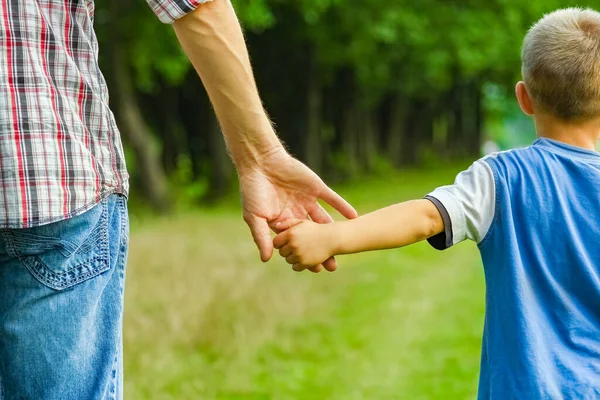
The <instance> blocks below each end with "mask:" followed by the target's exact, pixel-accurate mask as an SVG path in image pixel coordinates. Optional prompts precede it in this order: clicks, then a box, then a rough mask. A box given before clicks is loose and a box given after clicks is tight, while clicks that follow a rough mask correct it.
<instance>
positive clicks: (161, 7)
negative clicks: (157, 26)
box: [146, 0, 211, 24]
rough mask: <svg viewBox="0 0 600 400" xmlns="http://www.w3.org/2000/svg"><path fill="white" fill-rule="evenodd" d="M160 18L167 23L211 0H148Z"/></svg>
mask: <svg viewBox="0 0 600 400" xmlns="http://www.w3.org/2000/svg"><path fill="white" fill-rule="evenodd" d="M146 1H147V2H148V4H149V5H150V7H152V10H153V11H154V12H155V13H156V15H158V18H159V19H160V20H161V21H162V22H164V23H167V24H170V23H173V22H174V21H175V20H177V19H179V18H181V17H183V16H184V15H185V14H187V13H189V12H190V11H193V10H195V9H196V7H198V5H200V4H202V3H207V2H209V1H211V0H146Z"/></svg>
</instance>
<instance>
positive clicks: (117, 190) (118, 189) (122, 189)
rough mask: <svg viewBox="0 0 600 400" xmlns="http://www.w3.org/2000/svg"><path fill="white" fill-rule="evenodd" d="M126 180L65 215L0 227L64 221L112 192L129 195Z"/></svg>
mask: <svg viewBox="0 0 600 400" xmlns="http://www.w3.org/2000/svg"><path fill="white" fill-rule="evenodd" d="M127 182H128V181H127V180H125V181H123V184H121V186H119V187H115V188H113V189H109V190H107V191H105V192H102V193H101V194H100V195H99V196H98V197H96V198H95V199H94V200H92V201H90V202H88V203H86V204H85V205H83V206H81V207H79V208H77V209H75V210H73V211H71V212H70V213H68V214H66V215H61V216H59V217H50V218H44V219H41V220H39V221H35V222H33V223H28V224H22V223H17V224H15V223H9V224H0V229H28V228H37V227H40V226H44V225H49V224H53V223H55V222H60V221H64V220H67V219H70V218H74V217H77V216H79V215H81V214H83V213H85V212H86V211H89V210H91V209H92V208H94V207H95V206H96V205H98V204H99V203H101V202H102V201H103V200H105V199H106V198H107V197H109V196H111V195H113V194H120V195H123V196H124V197H125V198H128V197H129V192H128V191H127V190H126V189H125V186H126V185H125V184H126V183H127Z"/></svg>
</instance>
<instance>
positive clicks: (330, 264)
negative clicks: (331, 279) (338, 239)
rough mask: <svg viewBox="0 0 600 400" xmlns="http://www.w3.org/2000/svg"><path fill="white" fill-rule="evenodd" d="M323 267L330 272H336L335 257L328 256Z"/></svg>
mask: <svg viewBox="0 0 600 400" xmlns="http://www.w3.org/2000/svg"><path fill="white" fill-rule="evenodd" d="M323 267H325V269H326V270H327V271H329V272H335V271H336V270H337V261H335V258H334V257H331V258H328V259H327V260H325V262H324V263H323Z"/></svg>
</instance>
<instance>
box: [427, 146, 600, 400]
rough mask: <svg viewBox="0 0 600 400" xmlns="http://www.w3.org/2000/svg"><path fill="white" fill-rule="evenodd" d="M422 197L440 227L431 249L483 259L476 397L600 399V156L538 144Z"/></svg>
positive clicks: (478, 165)
mask: <svg viewBox="0 0 600 400" xmlns="http://www.w3.org/2000/svg"><path fill="white" fill-rule="evenodd" d="M427 198H428V199H430V200H431V201H432V202H433V203H434V204H436V206H437V208H438V209H439V210H440V213H441V214H442V217H443V219H444V222H445V232H444V233H442V234H441V235H438V236H436V237H434V238H432V239H430V243H431V244H432V245H433V246H434V247H436V248H438V249H444V248H447V247H450V246H452V245H454V244H456V243H458V242H461V241H463V240H465V239H471V240H474V241H476V242H477V244H478V247H479V250H480V252H481V258H482V260H483V265H484V269H485V280H486V286H487V293H486V315H485V328H484V332H483V349H482V356H481V375H480V381H479V399H499V400H509V399H527V400H535V399H600V220H599V218H600V153H597V152H594V151H589V150H585V149H582V148H579V147H574V146H570V145H567V144H564V143H561V142H557V141H553V140H550V139H545V138H542V139H538V140H536V141H535V142H534V144H533V145H532V146H530V147H528V148H525V149H518V150H511V151H507V152H501V153H497V154H494V155H491V156H488V157H486V158H483V159H482V160H479V161H477V162H475V164H473V166H471V168H470V169H469V170H467V171H465V172H463V173H461V174H460V175H459V176H458V177H457V179H456V182H455V184H454V185H451V186H445V187H441V188H438V189H436V190H435V191H434V192H432V193H431V194H430V195H429V196H428V197H427Z"/></svg>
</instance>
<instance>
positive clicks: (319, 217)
mask: <svg viewBox="0 0 600 400" xmlns="http://www.w3.org/2000/svg"><path fill="white" fill-rule="evenodd" d="M308 215H309V216H310V219H312V220H313V221H314V222H316V223H318V224H329V223H331V222H333V218H331V216H330V215H329V213H328V212H327V211H325V209H324V208H323V207H322V206H321V205H320V204H319V203H317V204H316V205H315V208H314V209H313V210H311V212H310V213H309V214H308Z"/></svg>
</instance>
